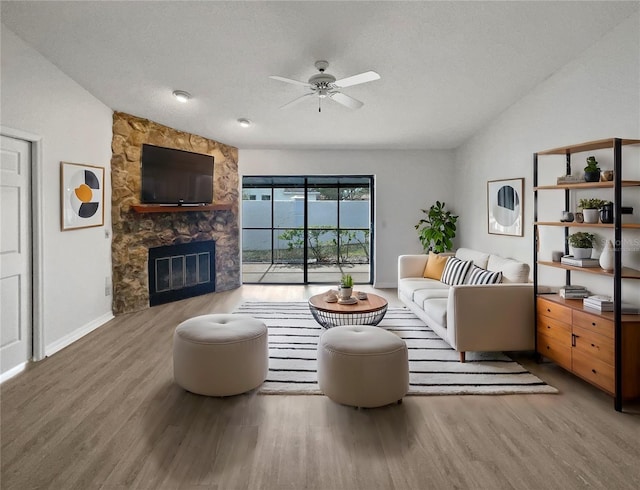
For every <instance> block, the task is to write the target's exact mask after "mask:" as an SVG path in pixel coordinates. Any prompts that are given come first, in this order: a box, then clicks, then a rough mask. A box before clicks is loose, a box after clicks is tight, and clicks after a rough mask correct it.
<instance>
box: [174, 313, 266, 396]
mask: <svg viewBox="0 0 640 490" xmlns="http://www.w3.org/2000/svg"><path fill="white" fill-rule="evenodd" d="M268 370H269V347H268V343H267V326H266V325H265V324H264V323H262V322H261V321H259V320H256V319H255V318H252V317H250V316H248V315H236V314H223V315H202V316H197V317H194V318H191V319H189V320H186V321H184V322H182V323H181V324H180V325H178V326H177V327H176V330H175V333H174V334H173V376H174V379H175V381H176V383H178V384H179V385H180V386H182V387H183V388H184V389H185V390H188V391H191V392H192V393H198V394H200V395H210V396H229V395H237V394H240V393H244V392H245V391H249V390H252V389H254V388H257V387H258V386H260V385H261V384H262V383H263V382H264V380H265V379H266V377H267V372H268Z"/></svg>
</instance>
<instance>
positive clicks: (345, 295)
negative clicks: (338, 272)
mask: <svg viewBox="0 0 640 490" xmlns="http://www.w3.org/2000/svg"><path fill="white" fill-rule="evenodd" d="M352 293H353V277H351V274H343V276H342V279H340V299H342V300H346V299H349V298H351V294H352Z"/></svg>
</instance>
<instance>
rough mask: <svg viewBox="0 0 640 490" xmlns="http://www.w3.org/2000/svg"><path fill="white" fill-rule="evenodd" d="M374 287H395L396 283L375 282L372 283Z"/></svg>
mask: <svg viewBox="0 0 640 490" xmlns="http://www.w3.org/2000/svg"><path fill="white" fill-rule="evenodd" d="M373 287H374V288H378V289H395V288H397V287H398V283H396V282H376V283H375V284H374V285H373Z"/></svg>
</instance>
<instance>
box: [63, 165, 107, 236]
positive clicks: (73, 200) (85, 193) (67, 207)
mask: <svg viewBox="0 0 640 490" xmlns="http://www.w3.org/2000/svg"><path fill="white" fill-rule="evenodd" d="M60 196H61V200H62V202H61V211H62V215H61V226H62V230H63V231H66V230H74V229H77V228H89V227H92V226H103V225H104V167H97V166H94V165H81V164H77V163H67V162H61V163H60Z"/></svg>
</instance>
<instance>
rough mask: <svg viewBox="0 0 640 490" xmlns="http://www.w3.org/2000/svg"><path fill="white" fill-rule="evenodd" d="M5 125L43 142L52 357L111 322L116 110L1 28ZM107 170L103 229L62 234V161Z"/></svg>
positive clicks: (47, 327)
mask: <svg viewBox="0 0 640 490" xmlns="http://www.w3.org/2000/svg"><path fill="white" fill-rule="evenodd" d="M1 35H2V52H1V63H2V65H1V67H2V73H1V77H2V78H1V83H2V94H1V103H2V114H1V119H0V122H1V124H2V126H3V127H8V128H11V129H14V130H20V131H25V132H29V133H33V134H36V135H38V136H40V137H41V138H42V165H41V168H40V169H38V170H39V171H40V173H41V178H42V182H43V195H42V196H41V202H42V213H43V214H42V218H43V228H44V229H43V257H44V263H43V283H44V297H43V307H44V309H43V317H44V345H45V352H46V354H47V355H49V354H51V353H53V352H55V351H56V350H59V349H60V348H62V347H64V346H65V345H67V344H69V343H70V342H72V341H73V340H75V339H76V338H78V337H79V336H81V335H83V334H84V333H86V332H87V331H89V330H91V329H93V328H95V327H97V326H99V325H100V324H102V323H104V322H105V321H106V320H108V319H109V318H111V317H112V313H111V296H108V297H107V296H105V277H106V276H109V277H110V276H111V239H110V238H105V231H109V236H111V233H110V231H111V226H110V222H111V182H110V181H111V179H110V174H111V170H110V160H111V127H112V111H111V110H110V109H109V108H108V107H107V106H105V105H104V104H103V103H101V102H100V101H99V100H97V99H96V98H95V97H93V96H92V95H91V94H89V93H88V92H87V91H86V90H85V89H83V88H82V87H81V86H80V85H78V84H77V83H76V82H74V81H73V80H72V79H70V78H69V77H68V76H66V75H65V74H64V73H62V72H61V71H60V70H59V69H58V68H56V67H55V66H54V65H53V64H51V63H50V62H49V61H47V60H46V59H45V58H44V57H42V56H41V55H40V54H39V53H37V52H36V51H35V50H33V49H32V48H31V47H30V46H28V45H27V44H26V43H24V42H23V41H22V40H21V39H20V38H18V37H17V36H16V35H15V34H13V33H12V32H11V31H10V30H9V29H7V28H6V27H5V26H4V25H2V32H1ZM61 161H65V162H72V163H85V164H92V165H99V166H102V167H105V180H106V183H105V189H106V192H105V226H104V227H96V228H85V229H80V230H73V231H65V232H62V231H61V230H60V162H61Z"/></svg>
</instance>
